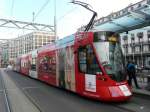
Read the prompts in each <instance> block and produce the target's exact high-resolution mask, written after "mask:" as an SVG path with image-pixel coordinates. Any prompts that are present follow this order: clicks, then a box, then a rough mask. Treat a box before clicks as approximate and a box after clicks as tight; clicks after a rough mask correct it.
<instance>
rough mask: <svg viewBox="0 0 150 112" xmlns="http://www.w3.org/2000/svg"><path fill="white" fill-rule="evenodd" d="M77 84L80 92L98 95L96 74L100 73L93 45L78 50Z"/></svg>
mask: <svg viewBox="0 0 150 112" xmlns="http://www.w3.org/2000/svg"><path fill="white" fill-rule="evenodd" d="M77 55H78V74H77V82H78V87H79V90H80V92H81V93H82V92H83V93H85V92H95V93H96V89H97V86H96V77H97V76H96V74H97V73H98V72H100V69H99V66H98V63H97V59H96V56H95V53H94V50H93V48H92V45H90V44H89V45H85V46H82V47H79V48H78V54H77Z"/></svg>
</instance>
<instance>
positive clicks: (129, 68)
mask: <svg viewBox="0 0 150 112" xmlns="http://www.w3.org/2000/svg"><path fill="white" fill-rule="evenodd" d="M127 72H128V76H129V80H128V83H129V85H130V86H132V79H133V80H134V83H135V86H136V88H137V89H140V87H139V85H138V83H137V79H136V74H135V73H136V69H135V64H134V63H133V62H129V63H128V64H127Z"/></svg>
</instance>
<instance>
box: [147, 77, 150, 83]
mask: <svg viewBox="0 0 150 112" xmlns="http://www.w3.org/2000/svg"><path fill="white" fill-rule="evenodd" d="M147 83H150V75H147Z"/></svg>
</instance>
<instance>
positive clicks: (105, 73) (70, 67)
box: [17, 31, 132, 101]
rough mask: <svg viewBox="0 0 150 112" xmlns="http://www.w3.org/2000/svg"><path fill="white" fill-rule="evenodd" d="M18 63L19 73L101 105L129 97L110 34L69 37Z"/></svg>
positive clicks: (119, 53) (115, 36)
mask: <svg viewBox="0 0 150 112" xmlns="http://www.w3.org/2000/svg"><path fill="white" fill-rule="evenodd" d="M19 59H20V60H19V62H20V68H21V69H20V72H21V73H23V74H26V75H29V76H31V77H33V78H37V79H39V80H42V81H44V82H46V83H48V84H50V85H54V86H57V87H60V88H65V89H67V90H70V91H73V92H76V93H77V94H80V95H82V96H86V97H90V98H94V99H98V100H102V101H126V100H129V99H130V98H131V96H132V92H131V90H130V87H129V86H128V84H127V81H126V72H125V66H124V60H123V55H122V50H121V46H120V42H119V35H118V34H116V33H114V32H109V31H99V32H86V33H85V32H84V33H78V34H73V35H70V36H68V37H66V38H63V39H60V40H58V41H56V42H55V43H52V44H50V45H46V46H43V47H41V48H39V49H38V50H36V51H33V52H31V53H29V54H27V55H23V56H21V57H20V58H19ZM17 64H19V63H17ZM17 66H18V65H17Z"/></svg>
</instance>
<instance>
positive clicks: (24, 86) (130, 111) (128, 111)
mask: <svg viewBox="0 0 150 112" xmlns="http://www.w3.org/2000/svg"><path fill="white" fill-rule="evenodd" d="M14 76H15V75H14ZM9 77H11V78H12V77H13V75H12V73H11V76H9ZM20 77H21V76H20ZM12 79H13V80H15V83H16V86H17V87H18V88H19V89H20V90H21V91H22V93H23V94H25V96H26V97H27V98H28V99H29V100H30V101H31V102H32V103H33V104H34V105H35V106H36V107H37V108H39V112H48V111H47V109H46V108H45V102H47V104H49V109H51V110H53V107H51V104H52V103H51V100H52V102H57V101H53V99H55V98H52V99H51V100H50V101H49V103H48V101H45V100H46V98H47V99H50V96H48V95H49V94H47V92H48V91H46V90H45V88H44V89H41V88H43V86H41V85H38V84H35V83H30V81H29V80H26V79H25V78H22V79H21V78H20V79H21V80H20V79H19V78H18V79H17V75H16V77H13V78H12ZM16 79H17V80H16ZM28 79H29V78H28ZM33 82H34V81H33ZM44 87H45V86H44ZM39 89H40V90H39ZM33 91H34V92H33ZM36 92H40V93H38V94H36ZM51 92H52V93H50V94H53V93H55V92H53V91H51ZM43 93H44V94H43ZM56 93H58V91H57V92H56ZM41 94H43V95H45V96H42V97H40V96H41ZM54 96H55V95H54ZM58 96H59V94H58ZM69 97H70V96H69ZM58 98H59V97H58ZM43 99H45V100H43ZM71 99H73V100H74V99H76V98H73V97H71ZM41 100H42V101H41ZM56 100H58V99H56ZM58 101H59V100H58ZM61 101H62V99H61ZM61 101H60V102H61ZM64 102H68V100H67V98H66V100H65V101H64ZM71 102H72V101H71ZM75 102H76V103H75ZM83 102H85V104H82V103H81V104H80V103H78V98H77V100H75V101H73V104H74V105H76V104H77V105H78V106H77V107H82V106H83V105H87V104H88V101H87V102H86V101H85V100H83ZM98 103H100V102H98ZM66 104H67V103H66ZM89 104H91V107H89V109H91V108H93V109H95V108H94V107H93V105H94V106H95V105H97V106H96V108H100V107H103V106H104V107H105V106H107V107H109V108H110V109H111V108H112V110H113V109H114V108H115V109H116V110H118V112H149V111H145V109H146V107H144V108H143V109H141V110H140V106H141V103H139V101H137V100H136V99H135V97H134V99H131V101H128V102H124V103H104V105H103V103H102V105H98V104H97V102H95V101H94V102H93V103H92V101H90V102H89ZM147 104H148V103H147ZM43 105H44V106H43ZM68 106H69V105H68ZM99 106H100V107H99ZM144 106H145V105H144ZM54 107H55V106H54ZM134 107H136V108H134ZM56 108H57V107H56ZM67 108H68V107H67ZM109 108H108V110H109ZM56 110H57V109H56ZM108 110H107V108H106V112H107V111H108ZM62 111H63V109H62ZM88 112H89V111H88ZM96 112H98V111H96Z"/></svg>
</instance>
